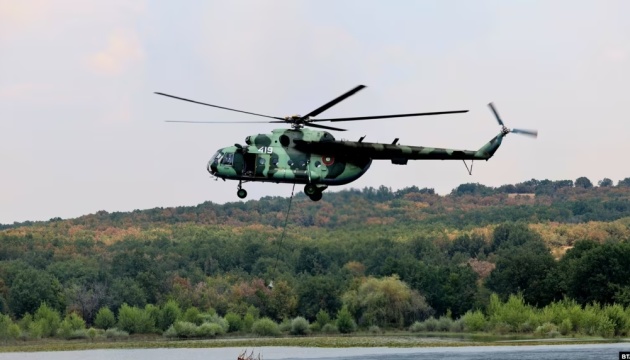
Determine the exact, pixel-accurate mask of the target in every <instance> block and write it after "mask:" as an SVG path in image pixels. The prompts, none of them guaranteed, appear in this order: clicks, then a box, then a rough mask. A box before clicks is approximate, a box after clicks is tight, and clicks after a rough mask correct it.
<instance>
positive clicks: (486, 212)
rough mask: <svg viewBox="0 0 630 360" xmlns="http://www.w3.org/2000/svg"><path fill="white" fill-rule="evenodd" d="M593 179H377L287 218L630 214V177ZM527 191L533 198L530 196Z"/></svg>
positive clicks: (212, 212)
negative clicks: (446, 184) (399, 183)
mask: <svg viewBox="0 0 630 360" xmlns="http://www.w3.org/2000/svg"><path fill="white" fill-rule="evenodd" d="M598 185H599V186H596V187H595V186H593V183H592V182H591V181H590V180H589V179H588V178H586V177H580V178H578V179H576V180H575V181H573V180H559V181H552V180H536V179H532V180H528V181H525V182H522V183H518V184H514V185H511V184H510V185H503V186H500V187H496V188H494V187H489V186H485V185H481V184H474V183H470V184H462V185H460V186H458V187H457V188H455V189H453V191H452V192H451V193H450V194H449V195H446V196H440V195H437V194H435V191H434V190H433V189H430V188H422V189H421V188H418V187H416V186H412V187H409V188H405V189H401V190H397V191H392V190H391V189H390V188H388V187H386V186H381V187H379V188H377V189H375V188H371V187H370V188H364V189H362V190H357V189H350V190H343V191H339V192H330V193H329V192H327V193H326V194H325V196H324V199H323V200H322V201H321V202H319V203H315V204H314V203H312V202H310V201H309V200H308V199H307V198H306V196H304V195H303V194H302V193H301V192H299V193H298V194H297V195H296V201H295V206H294V207H293V209H292V223H293V224H296V225H299V226H305V227H324V228H328V229H338V228H339V227H353V226H357V225H358V224H362V223H364V222H366V221H377V218H385V219H391V220H395V221H397V222H401V223H404V222H410V221H416V222H420V223H422V224H424V225H436V224H437V225H441V226H448V227H469V226H481V225H484V224H499V223H501V222H505V221H519V220H520V221H534V222H538V221H558V222H568V223H578V222H588V221H612V220H616V219H620V218H623V217H628V216H630V178H626V179H623V180H620V181H619V182H618V183H617V185H616V186H613V182H612V180H610V179H607V178H605V179H602V180H600V181H598ZM531 194H533V195H535V197H534V198H532V197H530V196H529V195H531ZM515 195H522V196H520V197H518V196H516V197H515ZM525 195H528V196H525ZM286 205H287V199H286V198H283V197H264V198H261V199H260V200H251V201H247V202H234V203H226V204H222V205H221V204H214V203H212V202H205V203H202V204H199V205H197V206H182V207H176V208H154V209H148V210H134V211H132V212H113V213H108V212H106V211H99V212H97V213H95V214H91V215H85V216H82V217H79V218H76V219H69V220H62V219H60V218H53V219H50V220H49V221H47V222H30V221H27V222H23V223H14V224H6V225H2V224H0V230H2V229H10V228H19V227H26V226H28V227H41V226H44V227H45V226H52V227H55V226H66V227H73V226H74V227H76V226H79V227H82V228H87V229H95V230H105V229H108V228H127V227H131V226H134V227H140V228H148V227H151V226H161V225H167V224H182V223H196V224H200V225H218V224H223V225H230V226H242V225H248V224H253V223H256V224H263V225H269V226H282V224H283V220H284V216H283V214H284V212H285V211H286Z"/></svg>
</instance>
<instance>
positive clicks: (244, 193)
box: [236, 189, 247, 199]
mask: <svg viewBox="0 0 630 360" xmlns="http://www.w3.org/2000/svg"><path fill="white" fill-rule="evenodd" d="M236 196H238V197H239V198H241V199H245V198H246V197H247V191H245V189H238V191H237V192H236Z"/></svg>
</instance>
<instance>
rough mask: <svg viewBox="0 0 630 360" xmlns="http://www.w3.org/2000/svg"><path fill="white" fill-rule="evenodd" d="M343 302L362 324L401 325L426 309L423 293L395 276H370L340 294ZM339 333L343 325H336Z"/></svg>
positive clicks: (427, 307)
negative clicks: (380, 277) (348, 290)
mask: <svg viewBox="0 0 630 360" xmlns="http://www.w3.org/2000/svg"><path fill="white" fill-rule="evenodd" d="M343 301H344V304H345V305H346V306H347V307H348V309H352V311H353V312H354V313H355V314H356V315H357V316H358V318H359V319H360V323H361V324H366V325H381V326H384V327H386V326H396V327H402V326H403V325H405V323H406V322H410V321H411V320H414V318H416V317H417V314H418V313H423V312H427V311H429V310H428V309H429V306H428V305H427V304H426V301H425V299H424V297H423V296H422V295H420V294H419V293H418V292H417V291H414V290H411V289H410V288H409V286H408V285H407V284H405V283H404V282H402V281H400V280H399V278H398V277H397V276H391V277H386V278H382V279H377V278H373V277H370V278H368V279H367V280H366V281H365V282H363V283H362V284H361V286H359V289H358V290H357V291H350V292H347V293H346V294H344V296H343ZM337 327H338V328H339V330H340V331H341V332H343V331H344V330H342V326H339V324H337Z"/></svg>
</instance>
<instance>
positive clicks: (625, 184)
mask: <svg viewBox="0 0 630 360" xmlns="http://www.w3.org/2000/svg"><path fill="white" fill-rule="evenodd" d="M617 186H619V187H630V177H627V178H625V179H623V180H619V182H618V183H617Z"/></svg>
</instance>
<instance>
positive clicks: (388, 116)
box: [310, 110, 468, 122]
mask: <svg viewBox="0 0 630 360" xmlns="http://www.w3.org/2000/svg"><path fill="white" fill-rule="evenodd" d="M465 112H468V110H455V111H437V112H426V113H415V114H396V115H377V116H358V117H347V118H334V119H313V120H310V121H311V122H313V121H332V122H335V121H355V120H372V119H388V118H399V117H409V116H425V115H443V114H459V113H465Z"/></svg>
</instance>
